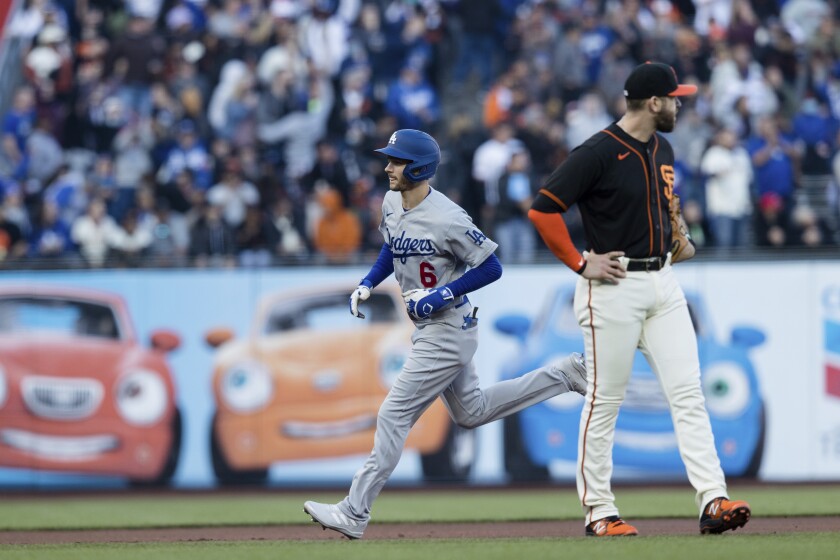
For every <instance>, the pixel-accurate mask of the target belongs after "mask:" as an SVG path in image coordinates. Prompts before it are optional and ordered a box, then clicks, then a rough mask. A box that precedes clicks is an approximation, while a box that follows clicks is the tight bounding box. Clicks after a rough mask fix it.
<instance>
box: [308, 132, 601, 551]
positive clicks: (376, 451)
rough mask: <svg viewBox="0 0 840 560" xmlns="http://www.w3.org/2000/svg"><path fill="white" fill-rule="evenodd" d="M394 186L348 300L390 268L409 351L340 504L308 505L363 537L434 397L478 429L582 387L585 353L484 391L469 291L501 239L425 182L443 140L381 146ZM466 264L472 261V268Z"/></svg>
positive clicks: (403, 138)
mask: <svg viewBox="0 0 840 560" xmlns="http://www.w3.org/2000/svg"><path fill="white" fill-rule="evenodd" d="M376 151H377V152H380V153H382V154H385V155H386V156H387V157H388V165H387V166H386V167H385V172H386V173H387V174H388V179H389V191H390V192H388V193H387V194H386V195H385V198H384V200H383V202H382V222H381V223H380V225H379V229H380V231H381V232H382V235H383V237H384V238H385V243H384V244H383V246H382V250H381V252H380V254H379V258H378V259H377V261H376V263H375V264H374V265H373V267H372V268H371V270H370V272H369V273H368V274H367V276H365V278H364V279H363V280H362V282H361V284H360V285H359V287H358V288H356V290H355V291H354V292H353V294H352V295H351V296H350V312H351V313H352V314H353V315H355V316H356V317H360V318H364V315H363V314H362V312H361V310H360V309H359V303H360V302H362V301H364V300H366V299H368V297H369V296H370V291H371V290H372V289H373V288H374V287H376V286H377V285H378V284H379V283H381V282H382V281H383V280H385V279H386V278H387V277H388V276H390V275H391V273H393V274H394V275H395V276H396V279H397V282H398V283H399V285H400V288H402V290H403V292H404V293H403V295H404V297H405V301H406V308H407V311H408V313H409V315H410V317H411V319H412V320H413V321H414V323H415V325H416V327H417V328H416V330H415V331H414V334H413V335H412V338H411V341H412V348H411V352H410V354H409V356H408V359H407V360H406V363H405V365H404V366H403V369H402V372H401V373H400V375H399V376H398V377H397V380H396V381H395V382H394V385H393V386H392V387H391V391H390V392H389V393H388V396H387V397H386V398H385V401H384V402H383V403H382V407H381V408H380V409H379V415H378V417H377V422H376V434H375V435H374V443H373V451H372V452H371V454H370V457H369V458H368V460H367V462H365V464H364V465H363V466H362V468H361V469H359V471H358V472H357V473H356V475H355V476H354V477H353V483H352V485H351V486H350V493H349V495H348V496H347V497H346V498H344V500H342V501H341V502H339V503H338V504H321V503H317V502H309V501H308V502H306V503H305V504H304V506H303V507H304V511H305V512H306V513H308V514H309V515H310V516H311V517H312V520H313V521H315V522H317V523H320V524H321V526H323V527H324V528H325V529H333V530H335V531H338V532H339V533H342V534H343V535H345V536H347V537H349V538H351V539H358V538H361V537H362V535H363V533H364V531H365V528H366V527H367V524H368V520H369V519H370V512H371V506H372V505H373V501H374V500H375V499H376V497H377V496H378V495H379V492H380V491H381V490H382V487H383V486H384V485H385V482H386V481H387V480H388V477H389V476H390V475H391V472H392V471H393V470H394V468H395V467H396V466H397V462H398V461H399V459H400V455H401V454H402V450H403V445H404V444H405V440H406V437H407V436H408V432H409V430H410V429H411V427H412V426H413V425H414V423H415V422H416V421H417V420H418V419H419V418H420V415H421V414H423V412H424V411H425V410H426V409H427V408H428V407H429V406H430V405H431V404H432V403H433V402H434V400H435V399H437V398H438V397H443V400H444V403H445V404H446V407H447V409H448V410H449V414H450V415H451V416H452V418H453V420H454V421H455V422H456V423H457V424H458V425H459V426H463V427H465V428H476V427H478V426H481V425H483V424H486V423H488V422H491V421H493V420H497V419H499V418H503V417H505V416H507V415H509V414H513V413H515V412H518V411H520V410H522V409H523V408H525V407H527V406H530V405H532V404H536V403H538V402H542V401H544V400H546V399H548V398H550V397H553V396H555V395H559V394H561V393H566V392H568V391H576V392H578V393H580V394H585V393H586V379H585V375H586V366H585V365H584V364H583V360H582V357H581V355H580V354H572V355H570V356H568V357H566V358H564V359H563V360H560V361H559V362H558V363H556V364H553V365H549V366H546V367H543V368H540V369H537V370H535V371H532V372H530V373H528V374H526V375H524V376H522V377H519V378H517V379H511V380H507V381H503V382H500V383H497V384H495V385H493V386H491V387H488V388H487V389H484V390H482V389H481V388H480V387H479V386H478V376H477V375H476V373H475V368H474V366H473V362H472V359H473V355H474V354H475V351H476V348H477V347H478V329H477V328H476V327H477V325H478V322H477V319H476V317H475V313H474V308H473V307H472V305H471V304H470V301H469V299H467V294H468V293H469V292H473V291H475V290H477V289H479V288H481V287H483V286H486V285H487V284H490V283H491V282H494V281H496V280H498V279H499V278H500V277H501V275H502V266H501V264H500V263H499V260H498V259H497V258H496V256H495V255H494V254H493V252H494V251H495V250H496V248H497V245H496V243H494V242H493V241H492V240H490V239H488V238H487V236H485V235H484V234H483V233H482V232H481V231H480V230H479V229H478V228H476V226H475V224H473V221H472V219H470V217H469V215H467V213H466V212H465V211H464V210H463V209H462V208H461V207H460V206H458V205H457V204H455V203H454V202H452V201H451V200H449V199H448V198H447V197H446V196H445V195H443V194H442V193H440V192H439V191H437V190H435V189H433V188H432V187H431V186H430V185H429V179H430V178H431V177H432V176H433V175H434V174H435V171H436V169H437V166H438V164H439V163H440V148H439V147H438V145H437V142H435V140H434V139H433V138H432V137H431V136H429V135H428V134H426V133H425V132H421V131H419V130H411V129H406V130H398V131H396V132H395V133H394V134H393V135H392V136H391V139H390V140H389V141H388V145H387V146H386V147H384V148H381V149H379V150H376ZM467 267H470V269H469V270H467Z"/></svg>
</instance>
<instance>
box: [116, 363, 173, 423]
mask: <svg viewBox="0 0 840 560" xmlns="http://www.w3.org/2000/svg"><path fill="white" fill-rule="evenodd" d="M116 398H117V410H118V411H119V413H120V414H121V415H122V417H123V418H125V420H126V422H129V423H130V424H136V425H140V426H145V425H148V424H154V423H155V422H157V421H158V420H160V419H161V417H163V414H164V413H165V412H166V403H167V392H166V385H165V384H164V382H163V380H162V379H161V377H160V375H158V374H157V373H154V372H151V371H147V370H135V371H132V372H131V373H129V374H128V375H126V376H124V377H123V378H122V379H121V380H120V382H119V384H118V385H117V394H116Z"/></svg>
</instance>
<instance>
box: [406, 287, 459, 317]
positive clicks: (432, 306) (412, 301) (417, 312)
mask: <svg viewBox="0 0 840 560" xmlns="http://www.w3.org/2000/svg"><path fill="white" fill-rule="evenodd" d="M403 300H405V309H406V311H408V315H409V316H410V317H411V318H413V319H425V318H426V317H428V316H429V315H431V314H432V313H435V312H437V311H440V310H441V309H443V308H444V307H446V306H447V305H449V304H450V303H452V302H453V301H454V300H455V297H454V296H453V295H452V290H450V289H449V288H447V287H446V286H444V287H443V288H434V289H432V290H409V291H407V292H404V293H403Z"/></svg>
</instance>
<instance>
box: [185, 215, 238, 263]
mask: <svg viewBox="0 0 840 560" xmlns="http://www.w3.org/2000/svg"><path fill="white" fill-rule="evenodd" d="M200 212H201V214H200V217H199V218H198V220H197V221H196V222H195V224H194V225H193V227H192V229H191V230H190V250H189V255H190V257H192V259H193V263H194V264H195V266H197V267H199V268H206V267H225V268H233V267H235V266H236V242H235V239H234V233H233V230H232V229H231V228H230V226H229V225H227V224H226V223H225V221H224V219H222V213H221V209H220V208H219V207H218V206H214V205H213V204H204V205H203V206H202V207H201V208H200Z"/></svg>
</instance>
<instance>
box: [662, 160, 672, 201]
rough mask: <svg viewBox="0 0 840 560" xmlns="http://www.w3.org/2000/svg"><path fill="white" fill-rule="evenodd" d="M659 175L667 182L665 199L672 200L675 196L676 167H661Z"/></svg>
mask: <svg viewBox="0 0 840 560" xmlns="http://www.w3.org/2000/svg"><path fill="white" fill-rule="evenodd" d="M659 173H660V174H661V175H662V180H663V181H665V198H667V199H668V200H671V197H672V196H673V195H674V166H673V165H660V166H659Z"/></svg>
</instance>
